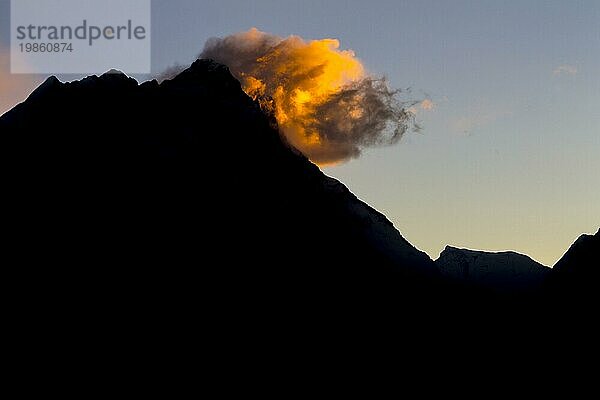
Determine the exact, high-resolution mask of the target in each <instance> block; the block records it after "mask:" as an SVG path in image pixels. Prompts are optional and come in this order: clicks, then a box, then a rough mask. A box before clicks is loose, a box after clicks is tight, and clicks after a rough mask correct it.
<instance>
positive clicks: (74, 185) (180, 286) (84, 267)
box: [0, 60, 437, 307]
mask: <svg viewBox="0 0 600 400" xmlns="http://www.w3.org/2000/svg"><path fill="white" fill-rule="evenodd" d="M272 122H273V121H272V120H270V119H269V117H268V116H266V115H265V114H264V113H263V112H262V111H261V109H260V108H259V106H258V105H257V104H255V103H254V102H253V101H252V100H251V99H250V98H249V97H248V96H246V94H245V93H244V92H243V91H242V89H241V87H240V84H239V82H238V81H237V80H235V79H234V78H233V77H232V76H231V74H230V73H229V70H228V69H227V68H226V67H224V66H222V65H219V64H216V63H213V62H211V61H206V60H199V61H196V62H195V63H194V64H193V65H192V66H191V67H190V68H189V69H187V70H185V71H184V72H182V73H181V74H179V75H178V76H177V77H175V78H174V79H172V80H168V81H165V82H163V83H161V84H159V83H157V82H156V81H151V82H145V83H143V84H141V85H139V84H138V83H137V82H136V81H135V80H133V79H131V78H128V77H127V76H125V75H123V74H121V73H117V72H115V71H112V73H109V74H105V75H102V76H100V77H97V76H91V77H88V78H86V79H83V80H81V81H76V82H71V83H61V82H59V81H58V80H57V79H56V78H54V77H52V78H49V79H47V80H46V81H45V82H44V83H43V84H42V85H41V86H40V87H39V88H38V89H36V90H35V91H34V92H33V93H32V94H31V95H30V96H29V98H28V99H27V101H26V102H24V103H23V104H20V105H18V106H17V107H15V108H14V109H13V110H12V111H10V112H8V113H7V114H5V115H4V116H3V117H2V118H1V119H0V131H1V132H2V134H1V138H0V140H1V141H2V146H1V148H2V160H3V164H4V166H3V175H4V178H5V179H6V181H7V190H6V191H5V193H7V194H8V195H7V197H8V199H7V201H8V204H10V208H9V209H10V210H11V214H10V215H9V216H8V220H7V221H6V223H5V224H4V226H5V229H8V230H9V231H11V232H12V235H11V237H12V240H11V243H10V246H11V247H12V249H13V251H14V252H15V254H18V255H19V257H18V258H16V260H18V262H19V263H20V264H21V265H25V264H32V263H33V264H35V265H47V266H48V268H47V269H44V270H43V271H42V272H41V276H46V278H47V279H52V280H55V279H57V278H58V277H60V279H63V278H64V279H65V282H66V281H69V280H71V278H73V277H79V280H78V282H77V283H76V284H75V286H76V288H77V290H82V291H87V292H89V291H93V290H98V289H99V287H101V286H102V285H108V287H110V288H111V289H110V291H111V292H112V291H114V290H116V289H115V285H117V286H118V287H122V288H125V287H127V288H129V289H130V288H132V287H135V288H139V289H140V290H142V291H146V290H148V291H150V292H151V291H154V290H161V291H165V290H166V292H165V293H168V294H169V296H174V297H179V296H191V297H194V296H196V295H197V293H198V291H199V290H200V288H201V287H203V288H204V289H205V290H209V291H210V292H217V293H219V295H220V296H223V298H224V299H226V301H230V300H231V301H233V300H232V299H236V301H238V302H239V301H240V299H244V300H243V302H248V301H250V300H251V301H252V302H255V301H257V300H258V299H262V300H264V301H265V303H268V307H290V305H289V302H293V303H294V304H297V305H301V304H307V303H315V302H317V301H322V300H323V299H324V298H327V299H328V300H332V301H333V302H338V301H344V302H346V303H347V302H349V301H355V302H356V303H361V302H363V304H364V300H365V299H368V300H369V302H375V300H373V299H375V298H381V299H383V298H386V299H388V298H396V297H404V296H410V297H411V298H413V297H414V298H419V297H425V296H427V290H429V289H428V288H430V287H431V283H432V282H433V281H437V278H436V276H437V270H436V268H435V266H434V264H433V262H432V261H431V260H430V259H429V257H428V256H427V255H426V254H424V253H423V252H420V251H418V250H417V249H415V248H414V247H413V246H412V245H410V243H408V242H407V241H406V240H405V239H404V238H403V237H402V236H401V235H400V233H399V232H398V231H397V230H396V229H395V228H394V227H393V225H392V224H391V223H390V222H389V221H388V220H387V219H386V218H385V217H384V216H383V215H382V214H380V213H379V212H377V211H375V210H374V209H372V208H371V207H369V206H367V205H366V204H365V203H363V202H362V201H360V200H358V199H357V198H356V197H355V196H354V195H353V194H352V193H350V191H349V190H348V189H347V188H346V187H345V186H344V185H342V184H341V183H339V182H338V181H336V180H334V179H332V178H329V177H327V176H325V175H324V174H323V173H322V172H321V171H320V170H319V168H317V167H316V166H315V165H313V164H312V163H310V162H309V161H308V160H307V159H306V158H305V157H303V156H302V155H300V154H299V153H298V152H296V151H293V150H292V149H290V147H289V146H287V145H286V144H285V143H284V142H283V141H282V139H281V137H280V135H279V133H278V131H277V129H276V127H274V126H273V123H272ZM50 266H53V267H50ZM76 281H77V279H76ZM109 282H110V283H109ZM158 283H160V285H161V288H158V287H156V285H157V284H158ZM174 287H177V290H175V291H174V292H171V291H170V290H168V289H166V288H174ZM132 293H133V292H131V293H127V294H124V293H121V295H126V296H132V295H133V294H132ZM275 299H277V300H275ZM283 299H285V301H283ZM317 299H319V300H317ZM352 299H354V300H352ZM381 301H384V300H381ZM385 301H387V300H385ZM243 302H242V304H243Z"/></svg>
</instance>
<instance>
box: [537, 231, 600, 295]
mask: <svg viewBox="0 0 600 400" xmlns="http://www.w3.org/2000/svg"><path fill="white" fill-rule="evenodd" d="M599 284H600V230H599V231H598V232H596V234H595V235H582V236H580V237H579V238H578V239H577V240H576V241H575V243H573V245H572V246H571V247H570V248H569V250H568V251H567V252H566V253H565V255H564V256H563V257H562V258H561V259H560V260H559V261H558V262H557V263H556V265H555V266H554V268H553V269H552V274H551V275H550V277H549V282H548V285H549V287H550V290H552V291H553V295H554V296H555V297H556V298H557V299H558V301H561V302H572V301H579V300H584V301H586V302H587V301H589V300H594V301H595V302H596V303H597V304H598V303H600V289H599V288H598V285H599Z"/></svg>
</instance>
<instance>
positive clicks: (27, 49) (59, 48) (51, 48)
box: [19, 43, 73, 53]
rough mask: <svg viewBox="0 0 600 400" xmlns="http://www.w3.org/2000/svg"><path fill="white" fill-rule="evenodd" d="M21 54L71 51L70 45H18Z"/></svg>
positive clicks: (71, 46)
mask: <svg viewBox="0 0 600 400" xmlns="http://www.w3.org/2000/svg"><path fill="white" fill-rule="evenodd" d="M19 49H20V50H21V53H65V52H69V53H70V52H72V51H73V44H72V43H19Z"/></svg>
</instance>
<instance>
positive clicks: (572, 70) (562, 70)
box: [553, 65, 579, 76]
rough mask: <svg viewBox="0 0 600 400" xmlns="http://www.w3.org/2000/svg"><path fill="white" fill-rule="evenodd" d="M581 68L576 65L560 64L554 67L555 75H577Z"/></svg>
mask: <svg viewBox="0 0 600 400" xmlns="http://www.w3.org/2000/svg"><path fill="white" fill-rule="evenodd" d="M578 72H579V69H578V68H577V67H576V66H574V65H560V66H558V67H556V69H554V72H553V74H554V76H559V75H576V74H577V73H578Z"/></svg>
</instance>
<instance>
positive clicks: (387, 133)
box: [200, 28, 412, 165]
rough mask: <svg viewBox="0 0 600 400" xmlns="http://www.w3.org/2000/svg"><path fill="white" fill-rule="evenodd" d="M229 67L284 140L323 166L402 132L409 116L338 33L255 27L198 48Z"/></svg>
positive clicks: (341, 159) (202, 55) (204, 56)
mask: <svg viewBox="0 0 600 400" xmlns="http://www.w3.org/2000/svg"><path fill="white" fill-rule="evenodd" d="M200 57H202V58H210V59H213V60H215V61H217V62H221V63H223V64H225V65H227V66H228V67H229V69H230V70H231V72H232V73H233V74H234V75H235V76H236V77H237V78H238V79H239V80H240V82H241V83H242V87H243V89H244V91H245V92H246V93H247V94H248V95H249V96H251V97H252V98H254V99H255V100H257V101H259V103H260V104H261V106H262V107H263V108H265V109H267V110H268V111H270V112H272V113H273V114H274V115H275V117H276V120H277V122H278V125H279V127H280V129H281V131H282V132H283V134H284V135H285V136H286V138H287V140H288V141H289V142H290V143H291V144H292V145H293V146H294V147H296V148H297V149H299V150H300V151H301V152H302V153H303V154H305V155H306V156H307V157H308V158H310V159H311V160H312V161H314V162H316V163H319V164H321V165H325V164H333V163H339V162H342V161H346V160H348V159H351V158H354V157H358V156H359V155H360V153H361V150H362V149H363V148H365V147H369V146H375V145H382V144H391V143H394V142H396V141H397V140H399V139H400V137H401V136H402V134H403V133H404V132H405V131H406V130H407V128H408V125H409V123H410V122H411V118H412V115H411V114H410V113H409V112H407V110H405V108H404V104H403V103H401V102H399V101H398V100H397V98H396V95H397V94H398V93H399V91H394V90H391V89H390V88H389V87H388V86H387V83H386V81H385V80H384V79H379V78H374V77H372V76H371V75H369V74H368V73H367V71H366V69H365V67H364V66H363V65H362V63H361V62H360V60H359V59H358V58H357V57H356V55H355V54H354V52H353V51H352V50H342V49H340V42H339V41H338V40H336V39H321V40H304V39H302V38H300V37H298V36H289V37H287V38H281V37H278V36H275V35H270V34H267V33H264V32H261V31H259V30H257V29H255V28H253V29H251V30H249V31H247V32H241V33H237V34H234V35H231V36H227V37H225V38H214V39H211V40H209V41H208V42H207V43H206V45H205V48H204V51H203V52H202V54H201V55H200Z"/></svg>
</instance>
